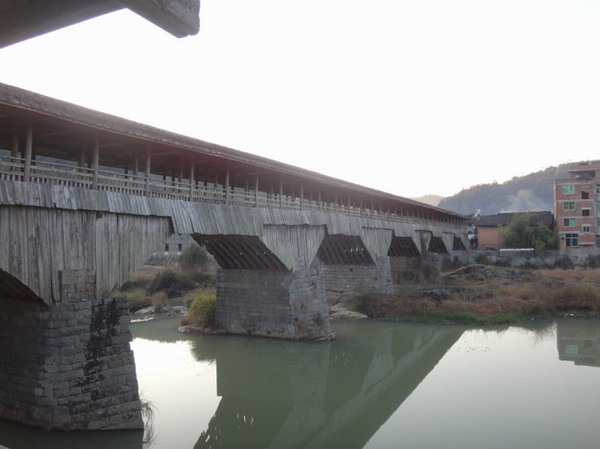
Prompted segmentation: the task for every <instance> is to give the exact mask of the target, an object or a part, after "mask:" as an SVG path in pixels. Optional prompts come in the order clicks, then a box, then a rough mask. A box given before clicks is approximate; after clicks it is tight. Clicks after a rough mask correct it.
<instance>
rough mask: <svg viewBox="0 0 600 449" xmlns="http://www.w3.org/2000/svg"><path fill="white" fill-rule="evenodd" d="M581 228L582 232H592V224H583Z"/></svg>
mask: <svg viewBox="0 0 600 449" xmlns="http://www.w3.org/2000/svg"><path fill="white" fill-rule="evenodd" d="M581 229H582V231H583V232H587V233H590V232H592V225H583V226H582V227H581Z"/></svg>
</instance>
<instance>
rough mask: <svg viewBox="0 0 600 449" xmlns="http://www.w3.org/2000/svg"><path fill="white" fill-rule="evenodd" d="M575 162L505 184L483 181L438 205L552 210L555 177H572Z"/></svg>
mask: <svg viewBox="0 0 600 449" xmlns="http://www.w3.org/2000/svg"><path fill="white" fill-rule="evenodd" d="M570 165H571V164H562V165H559V166H558V167H550V168H547V169H546V170H542V171H539V172H536V173H531V174H529V175H526V176H521V177H514V178H512V179H511V180H510V181H506V182H504V183H502V184H498V183H492V184H481V185H477V186H473V187H470V188H468V189H465V190H462V191H461V192H459V193H457V194H456V195H454V196H450V197H448V198H443V199H442V200H441V201H440V202H439V204H438V207H440V208H442V209H446V210H451V211H454V212H458V213H460V214H464V215H471V214H473V213H475V212H477V211H480V212H481V214H483V215H490V214H496V213H498V212H527V211H552V210H553V208H554V205H553V202H554V199H553V188H554V180H555V179H558V178H568V172H567V169H568V167H569V166H570Z"/></svg>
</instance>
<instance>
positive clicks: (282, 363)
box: [194, 322, 462, 449]
mask: <svg viewBox="0 0 600 449" xmlns="http://www.w3.org/2000/svg"><path fill="white" fill-rule="evenodd" d="M373 324H374V325H372V324H371V323H365V322H361V323H345V324H343V325H342V326H341V327H340V330H341V332H340V331H339V333H338V341H337V342H336V343H334V344H321V345H314V344H313V345H311V344H289V343H287V342H283V341H264V340H250V339H237V338H236V339H227V340H225V339H224V340H222V341H221V342H219V343H222V344H219V349H218V351H217V355H216V363H217V394H218V395H219V396H221V397H222V399H221V402H220V403H219V406H218V409H217V411H216V413H215V414H214V416H213V418H212V420H211V421H210V424H209V427H208V429H206V430H205V431H204V432H202V434H201V435H200V438H199V440H198V442H197V443H196V445H195V446H194V448H195V449H204V448H315V447H323V448H330V449H333V448H346V449H347V448H361V447H363V446H364V444H365V443H366V442H367V441H368V440H369V439H370V438H371V436H372V435H373V434H374V433H375V432H376V431H377V429H378V428H379V427H380V426H381V425H382V424H383V423H385V422H386V421H387V419H388V418H389V417H390V415H391V414H392V413H393V412H394V411H395V410H396V409H397V408H398V407H399V406H400V405H401V404H402V403H403V402H404V400H405V399H406V398H408V396H410V394H411V393H412V392H413V390H414V389H415V388H416V387H417V386H418V385H419V384H420V383H421V381H422V380H423V379H424V378H425V377H426V376H427V374H428V373H429V372H430V371H431V370H432V369H433V368H434V367H435V365H436V364H437V363H438V362H439V360H440V359H441V358H442V357H443V356H444V354H445V353H446V352H447V351H448V350H449V349H450V348H451V347H452V345H453V344H454V343H455V342H456V341H457V340H458V339H459V338H460V336H461V334H462V329H459V328H452V327H449V328H435V327H423V326H413V325H402V326H398V325H395V324H394V323H390V324H389V326H381V323H373ZM195 350H196V351H197V356H198V357H199V358H201V359H205V358H206V357H207V354H206V353H205V352H204V350H203V348H202V347H199V346H196V347H195Z"/></svg>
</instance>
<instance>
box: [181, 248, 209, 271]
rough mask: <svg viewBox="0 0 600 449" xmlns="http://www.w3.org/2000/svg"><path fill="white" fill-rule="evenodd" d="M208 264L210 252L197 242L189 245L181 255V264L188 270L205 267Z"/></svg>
mask: <svg viewBox="0 0 600 449" xmlns="http://www.w3.org/2000/svg"><path fill="white" fill-rule="evenodd" d="M207 264H208V253H207V252H206V250H205V249H204V248H203V247H201V246H199V245H196V244H192V245H190V246H188V247H187V248H186V249H184V250H183V251H182V252H181V256H179V265H181V267H182V268H183V269H184V270H186V271H193V270H198V269H202V268H204V267H205V266H206V265H207Z"/></svg>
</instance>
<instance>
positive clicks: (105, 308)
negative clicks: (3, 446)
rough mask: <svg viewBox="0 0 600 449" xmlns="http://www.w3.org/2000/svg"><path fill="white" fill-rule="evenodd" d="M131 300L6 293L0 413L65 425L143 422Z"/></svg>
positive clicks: (0, 307)
mask: <svg viewBox="0 0 600 449" xmlns="http://www.w3.org/2000/svg"><path fill="white" fill-rule="evenodd" d="M130 340H131V334H130V332H129V312H128V310H127V302H126V301H125V300H124V299H123V300H119V299H94V300H81V299H79V300H69V301H65V302H61V303H56V304H54V305H52V306H51V307H49V306H47V305H46V304H44V303H43V302H32V301H24V300H15V299H9V298H0V382H1V383H2V385H4V388H2V389H0V418H5V419H9V420H13V421H18V422H21V423H24V424H27V425H32V426H38V427H43V428H46V429H58V430H92V429H94V430H95V429H106V430H108V429H110V430H113V429H142V428H143V422H142V417H141V412H140V400H139V395H138V384H137V379H136V374H135V364H134V359H133V352H132V351H131V349H130V346H129V342H130Z"/></svg>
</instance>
